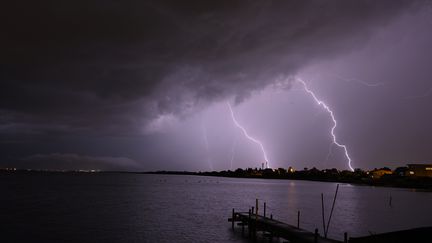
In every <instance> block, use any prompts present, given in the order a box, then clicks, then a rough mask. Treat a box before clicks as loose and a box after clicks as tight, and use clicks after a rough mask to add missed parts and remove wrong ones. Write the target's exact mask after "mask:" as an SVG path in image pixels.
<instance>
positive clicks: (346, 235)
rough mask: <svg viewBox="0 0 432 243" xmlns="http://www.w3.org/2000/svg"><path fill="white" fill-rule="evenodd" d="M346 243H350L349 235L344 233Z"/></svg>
mask: <svg viewBox="0 0 432 243" xmlns="http://www.w3.org/2000/svg"><path fill="white" fill-rule="evenodd" d="M344 243H348V233H347V232H345V233H344Z"/></svg>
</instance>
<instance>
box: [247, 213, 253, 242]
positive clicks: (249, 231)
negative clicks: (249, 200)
mask: <svg viewBox="0 0 432 243" xmlns="http://www.w3.org/2000/svg"><path fill="white" fill-rule="evenodd" d="M251 214H252V210H250V209H249V216H248V234H249V237H251V234H252V232H251Z"/></svg>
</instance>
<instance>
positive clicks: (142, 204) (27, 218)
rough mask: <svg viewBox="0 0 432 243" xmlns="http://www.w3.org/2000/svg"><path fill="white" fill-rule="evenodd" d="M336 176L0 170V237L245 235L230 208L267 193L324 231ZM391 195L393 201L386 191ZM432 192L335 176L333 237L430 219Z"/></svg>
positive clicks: (275, 207)
mask: <svg viewBox="0 0 432 243" xmlns="http://www.w3.org/2000/svg"><path fill="white" fill-rule="evenodd" d="M335 189H336V184H335V183H323V182H309V181H290V180H260V179H233V178H217V177H199V176H174V175H173V176H170V175H136V174H82V175H68V174H52V175H39V174H33V175H19V174H11V175H0V242H244V241H245V240H244V239H242V238H241V236H240V234H239V232H238V231H237V232H236V233H233V232H232V231H231V224H230V223H228V222H227V218H228V217H229V216H230V214H231V209H232V208H236V209H239V210H245V211H247V209H248V207H250V206H254V204H255V198H259V199H260V200H262V201H264V200H265V201H266V202H267V205H268V212H269V213H272V214H273V215H274V217H275V218H276V219H280V220H282V221H285V222H287V223H291V224H296V222H297V211H298V210H300V211H301V227H302V228H305V229H308V230H311V231H312V230H313V229H315V228H319V230H320V231H321V232H322V218H321V192H323V193H324V195H325V205H326V214H327V215H326V217H328V214H329V212H330V208H331V202H332V200H333V195H334V191H335ZM390 196H391V197H392V205H391V206H390V205H389V198H390ZM431 205H432V193H430V192H421V191H415V190H410V189H396V188H379V187H368V186H353V185H348V184H342V185H341V186H340V188H339V195H338V199H337V202H336V207H335V212H334V214H333V218H332V222H331V225H330V230H329V231H330V237H332V238H337V239H342V237H343V232H348V234H349V235H350V236H360V235H368V234H370V233H380V232H386V231H393V230H400V229H408V228H412V227H419V226H431V225H432V207H431Z"/></svg>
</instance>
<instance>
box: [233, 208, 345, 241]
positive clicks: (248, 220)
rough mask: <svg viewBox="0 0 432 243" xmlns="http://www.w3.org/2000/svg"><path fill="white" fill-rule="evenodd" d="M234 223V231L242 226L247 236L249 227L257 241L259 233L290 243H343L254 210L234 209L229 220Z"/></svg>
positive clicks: (243, 233)
mask: <svg viewBox="0 0 432 243" xmlns="http://www.w3.org/2000/svg"><path fill="white" fill-rule="evenodd" d="M228 221H229V222H231V223H232V228H233V229H234V227H235V224H236V223H237V225H238V226H241V229H242V235H245V231H246V229H245V227H247V232H248V236H249V238H251V239H254V240H255V239H256V237H257V232H262V233H263V234H264V236H267V237H269V238H270V241H271V240H272V238H273V237H279V238H283V239H285V240H288V241H289V242H297V243H341V242H342V241H337V240H332V239H327V238H324V237H322V236H320V234H319V233H318V229H315V232H314V233H312V232H309V231H306V230H303V229H300V228H299V227H296V226H292V225H289V224H286V223H283V222H280V221H277V220H274V219H273V216H272V215H271V216H270V217H266V216H265V210H264V215H258V214H257V213H256V212H254V210H253V208H252V210H249V211H248V212H235V210H234V209H233V211H232V216H231V218H229V219H228ZM346 239H347V236H346V234H345V242H347V240H346Z"/></svg>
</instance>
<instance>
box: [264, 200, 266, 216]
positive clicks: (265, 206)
mask: <svg viewBox="0 0 432 243" xmlns="http://www.w3.org/2000/svg"><path fill="white" fill-rule="evenodd" d="M265 217H266V203H265V202H264V218H265Z"/></svg>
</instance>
